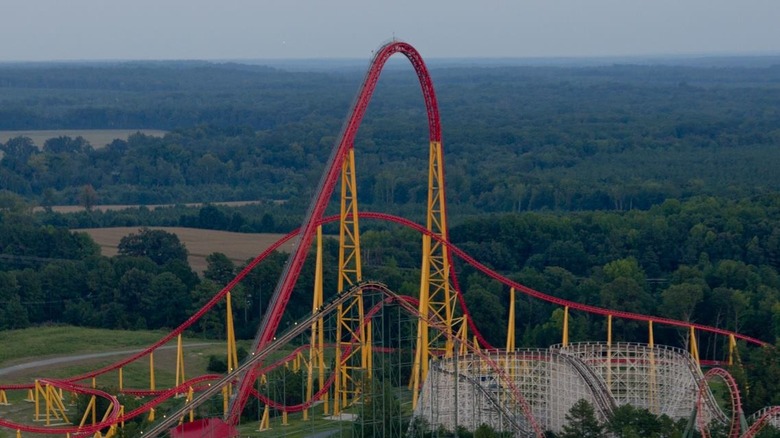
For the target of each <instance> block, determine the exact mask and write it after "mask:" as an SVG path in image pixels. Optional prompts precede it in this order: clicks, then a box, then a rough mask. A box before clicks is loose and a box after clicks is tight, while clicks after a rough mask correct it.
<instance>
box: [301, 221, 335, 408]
mask: <svg viewBox="0 0 780 438" xmlns="http://www.w3.org/2000/svg"><path fill="white" fill-rule="evenodd" d="M322 278H323V274H322V227H321V226H319V227H317V256H316V259H315V268H314V298H313V300H312V310H311V312H312V315H316V314H317V313H319V311H320V308H321V307H322V306H323V302H324V299H323V284H322V283H323V280H322ZM324 350H325V327H324V321H323V319H322V318H318V319H317V320H316V321H314V322H313V323H312V325H311V344H310V348H309V364H308V370H307V371H308V373H307V377H306V400H311V398H312V397H313V396H314V367H315V366H316V367H317V372H318V382H319V389H320V390H321V389H322V386H323V385H324V382H325V351H324ZM320 400H322V401H323V402H324V404H323V407H324V414H325V415H327V414H328V411H329V406H328V392H327V391H325V393H324V394H322V398H321V399H320ZM303 415H304V420H306V419H308V416H309V410H308V409H306V410H304V411H303Z"/></svg>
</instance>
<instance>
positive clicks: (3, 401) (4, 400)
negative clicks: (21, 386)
mask: <svg viewBox="0 0 780 438" xmlns="http://www.w3.org/2000/svg"><path fill="white" fill-rule="evenodd" d="M9 404H10V403H8V396H7V395H6V394H5V390H4V389H0V405H3V406H8V405H9Z"/></svg>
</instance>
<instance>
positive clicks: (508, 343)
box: [506, 288, 515, 353]
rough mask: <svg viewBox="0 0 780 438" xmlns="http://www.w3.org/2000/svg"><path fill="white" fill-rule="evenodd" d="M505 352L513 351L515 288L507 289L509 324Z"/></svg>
mask: <svg viewBox="0 0 780 438" xmlns="http://www.w3.org/2000/svg"><path fill="white" fill-rule="evenodd" d="M506 351H507V353H508V352H510V351H515V288H510V289H509V322H508V323H507V329H506Z"/></svg>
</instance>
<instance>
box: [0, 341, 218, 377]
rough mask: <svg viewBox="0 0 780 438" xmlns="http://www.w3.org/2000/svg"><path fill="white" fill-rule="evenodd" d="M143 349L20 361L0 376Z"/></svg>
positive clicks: (201, 344)
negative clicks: (20, 362)
mask: <svg viewBox="0 0 780 438" xmlns="http://www.w3.org/2000/svg"><path fill="white" fill-rule="evenodd" d="M207 345H214V343H210V342H202V343H198V344H184V348H188V347H203V346H207ZM173 348H176V346H175V345H165V346H162V347H160V348H158V350H163V349H165V350H170V349H173ZM143 350H144V348H138V349H135V350H123V351H108V352H104V353H90V354H79V355H75V356H62V357H51V358H48V359H41V360H36V361H33V362H27V363H22V364H19V365H14V366H10V367H6V368H0V376H4V375H8V374H14V373H18V372H20V371H29V370H34V369H36V368H46V367H49V366H52V365H59V364H63V363H69V362H78V361H82V360H90V359H100V358H103V357H111V356H124V355H129V354H133V353H138V352H140V351H143Z"/></svg>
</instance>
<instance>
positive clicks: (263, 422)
mask: <svg viewBox="0 0 780 438" xmlns="http://www.w3.org/2000/svg"><path fill="white" fill-rule="evenodd" d="M269 429H271V418H270V415H269V412H268V405H265V409H263V416H262V417H260V424H259V425H258V427H257V431H258V432H263V431H266V430H269Z"/></svg>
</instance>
